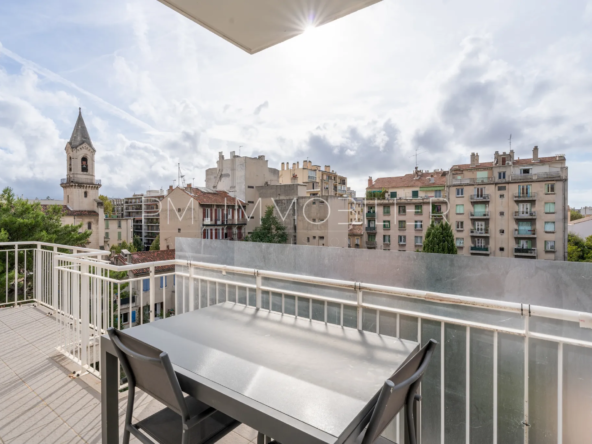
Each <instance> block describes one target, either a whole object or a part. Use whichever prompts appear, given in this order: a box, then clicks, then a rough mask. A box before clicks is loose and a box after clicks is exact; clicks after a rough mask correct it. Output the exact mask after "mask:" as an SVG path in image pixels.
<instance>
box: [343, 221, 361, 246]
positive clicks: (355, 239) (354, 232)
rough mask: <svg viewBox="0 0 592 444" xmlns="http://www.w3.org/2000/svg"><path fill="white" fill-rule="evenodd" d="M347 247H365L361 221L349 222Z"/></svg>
mask: <svg viewBox="0 0 592 444" xmlns="http://www.w3.org/2000/svg"><path fill="white" fill-rule="evenodd" d="M347 247H348V248H365V246H364V224H363V223H362V222H359V223H356V224H351V225H350V226H349V229H348V230H347Z"/></svg>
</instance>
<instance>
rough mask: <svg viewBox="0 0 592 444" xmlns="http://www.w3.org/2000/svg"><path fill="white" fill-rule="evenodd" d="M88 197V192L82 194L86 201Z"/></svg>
mask: <svg viewBox="0 0 592 444" xmlns="http://www.w3.org/2000/svg"><path fill="white" fill-rule="evenodd" d="M87 197H88V191H85V192H84V198H85V199H86V198H87Z"/></svg>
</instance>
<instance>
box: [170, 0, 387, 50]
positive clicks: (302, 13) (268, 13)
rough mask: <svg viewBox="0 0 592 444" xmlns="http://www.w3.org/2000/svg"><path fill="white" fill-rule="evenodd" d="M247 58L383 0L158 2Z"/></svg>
mask: <svg viewBox="0 0 592 444" xmlns="http://www.w3.org/2000/svg"><path fill="white" fill-rule="evenodd" d="M159 1H160V2H161V3H164V4H165V5H167V6H169V7H170V8H172V9H174V10H175V11H177V12H179V13H181V14H183V15H184V16H185V17H187V18H189V19H191V20H193V21H194V22H196V23H199V24H200V25H202V26H204V27H205V28H207V29H209V30H210V31H212V32H214V33H215V34H217V35H219V36H220V37H222V38H224V39H226V40H228V41H229V42H231V43H233V44H235V45H236V46H238V47H239V48H241V49H243V50H245V51H247V52H248V53H249V54H255V53H257V52H259V51H262V50H264V49H266V48H269V47H270V46H274V45H277V44H278V43H281V42H283V41H285V40H288V39H290V38H292V37H295V36H297V35H299V34H302V33H303V32H304V31H305V30H306V29H307V28H309V27H317V26H321V25H324V24H325V23H329V22H332V21H333V20H337V19H338V18H341V17H343V16H346V15H348V14H351V13H352V12H355V11H358V10H360V9H363V8H365V7H367V6H370V5H373V4H374V3H378V2H380V1H382V0H159Z"/></svg>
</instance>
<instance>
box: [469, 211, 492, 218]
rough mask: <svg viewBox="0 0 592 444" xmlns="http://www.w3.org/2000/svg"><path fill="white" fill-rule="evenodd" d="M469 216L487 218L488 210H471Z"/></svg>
mask: <svg viewBox="0 0 592 444" xmlns="http://www.w3.org/2000/svg"><path fill="white" fill-rule="evenodd" d="M469 217H470V218H471V219H489V211H471V212H470V213H469Z"/></svg>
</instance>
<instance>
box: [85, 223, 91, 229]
mask: <svg viewBox="0 0 592 444" xmlns="http://www.w3.org/2000/svg"><path fill="white" fill-rule="evenodd" d="M86 226H87V227H88V229H89V230H92V222H89V223H88V224H86Z"/></svg>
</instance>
